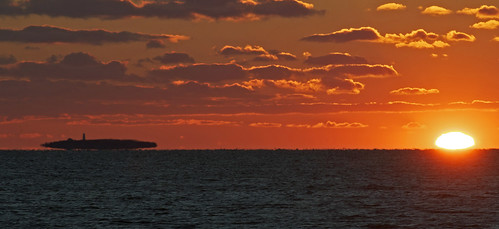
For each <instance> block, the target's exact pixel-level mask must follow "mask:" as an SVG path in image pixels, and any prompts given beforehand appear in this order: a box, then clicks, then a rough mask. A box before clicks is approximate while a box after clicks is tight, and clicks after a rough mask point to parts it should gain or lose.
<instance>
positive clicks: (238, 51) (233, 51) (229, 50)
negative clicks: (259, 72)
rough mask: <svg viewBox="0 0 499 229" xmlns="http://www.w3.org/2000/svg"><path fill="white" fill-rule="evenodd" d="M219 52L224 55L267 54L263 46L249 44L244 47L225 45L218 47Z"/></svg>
mask: <svg viewBox="0 0 499 229" xmlns="http://www.w3.org/2000/svg"><path fill="white" fill-rule="evenodd" d="M219 53H220V54H222V55H224V56H234V55H262V54H268V52H267V51H266V50H265V49H264V48H263V47H261V46H251V45H246V46H245V47H239V46H230V45H226V46H224V47H223V48H221V49H220V51H219Z"/></svg>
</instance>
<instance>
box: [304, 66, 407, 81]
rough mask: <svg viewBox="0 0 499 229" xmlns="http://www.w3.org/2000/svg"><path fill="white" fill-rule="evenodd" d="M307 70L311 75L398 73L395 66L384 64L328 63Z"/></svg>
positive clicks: (379, 74) (354, 76) (365, 75)
mask: <svg viewBox="0 0 499 229" xmlns="http://www.w3.org/2000/svg"><path fill="white" fill-rule="evenodd" d="M305 72H306V73H308V74H311V75H326V76H336V77H349V78H366V77H373V78H383V77H392V76H397V75H398V72H397V71H396V70H395V68H394V67H393V66H390V65H382V64H346V65H328V66H324V67H319V68H309V69H306V70H305Z"/></svg>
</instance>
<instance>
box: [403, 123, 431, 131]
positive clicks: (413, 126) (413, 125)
mask: <svg viewBox="0 0 499 229" xmlns="http://www.w3.org/2000/svg"><path fill="white" fill-rule="evenodd" d="M402 128H403V129H407V130H418V129H426V125H424V124H422V123H419V122H409V123H407V124H405V125H403V126H402Z"/></svg>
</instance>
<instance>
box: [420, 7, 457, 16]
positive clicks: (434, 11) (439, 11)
mask: <svg viewBox="0 0 499 229" xmlns="http://www.w3.org/2000/svg"><path fill="white" fill-rule="evenodd" d="M421 13H422V14H428V15H449V14H451V13H452V10H449V9H446V8H443V7H441V6H429V7H427V8H425V9H424V10H423V11H421Z"/></svg>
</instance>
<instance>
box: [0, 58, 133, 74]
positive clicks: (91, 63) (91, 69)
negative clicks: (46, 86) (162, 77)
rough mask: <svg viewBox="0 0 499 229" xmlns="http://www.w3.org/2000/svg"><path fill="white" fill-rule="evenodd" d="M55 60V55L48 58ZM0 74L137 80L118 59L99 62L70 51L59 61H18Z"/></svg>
mask: <svg viewBox="0 0 499 229" xmlns="http://www.w3.org/2000/svg"><path fill="white" fill-rule="evenodd" d="M49 59H52V60H53V61H57V57H55V58H52V57H51V58H49ZM0 70H3V71H0V74H1V75H4V76H11V77H21V78H28V79H66V80H90V81H99V80H119V81H138V80H139V78H138V77H136V76H132V75H128V74H126V70H127V69H126V66H125V65H124V64H123V63H121V62H118V61H110V62H100V61H98V60H96V58H95V57H93V56H91V55H89V54H86V53H81V52H80V53H71V54H68V55H66V56H65V57H64V58H63V59H62V60H61V61H60V62H28V61H25V62H18V63H16V64H15V65H13V66H10V67H7V68H0Z"/></svg>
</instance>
